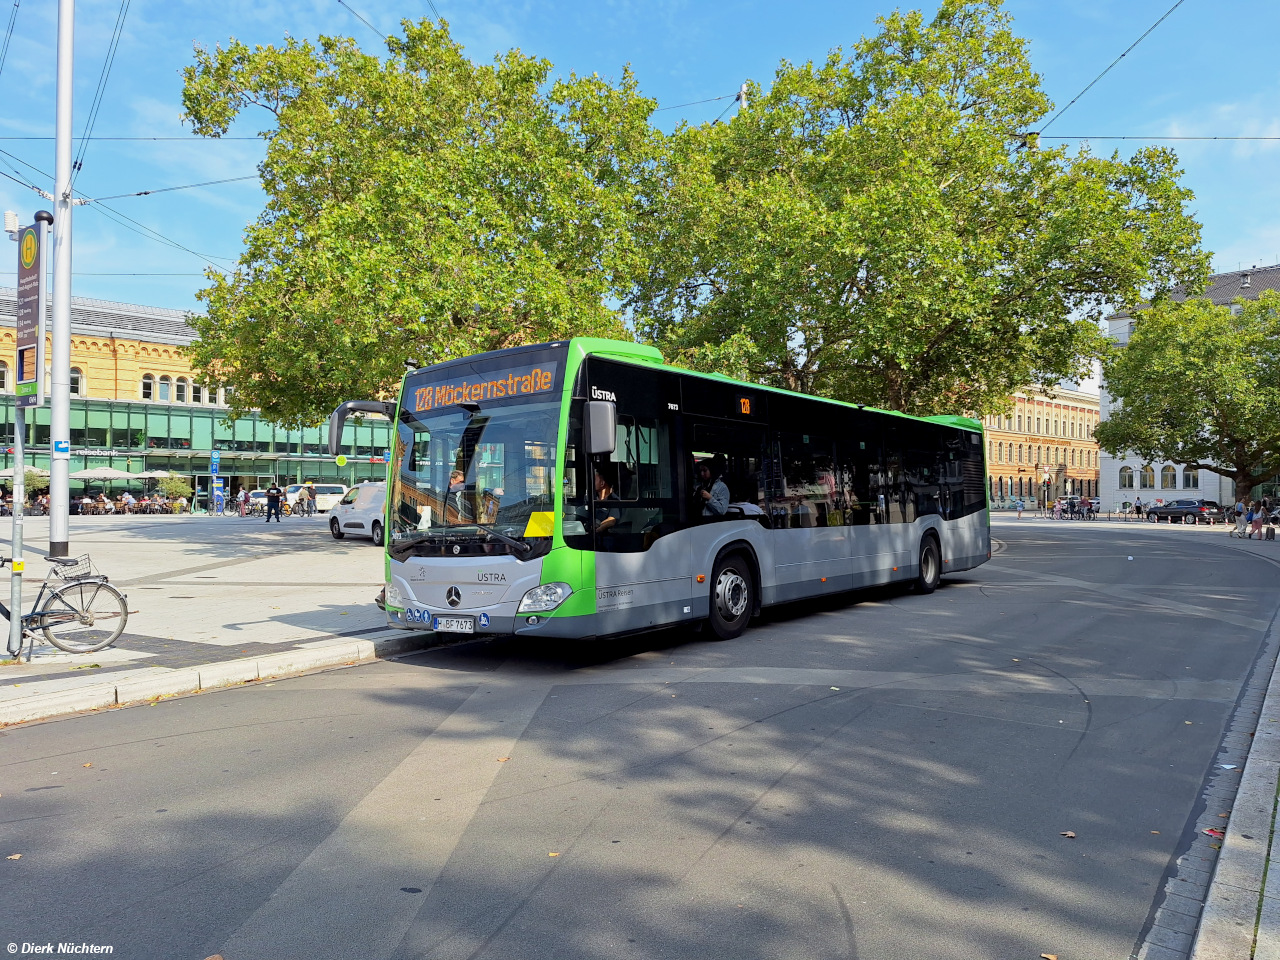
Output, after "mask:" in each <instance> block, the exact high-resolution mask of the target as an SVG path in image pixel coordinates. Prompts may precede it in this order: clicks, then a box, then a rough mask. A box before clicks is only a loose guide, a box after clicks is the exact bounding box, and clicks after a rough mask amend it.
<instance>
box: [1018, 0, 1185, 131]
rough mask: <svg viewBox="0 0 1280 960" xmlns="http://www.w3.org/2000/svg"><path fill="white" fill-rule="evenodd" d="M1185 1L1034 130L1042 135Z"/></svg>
mask: <svg viewBox="0 0 1280 960" xmlns="http://www.w3.org/2000/svg"><path fill="white" fill-rule="evenodd" d="M1185 2H1186V0H1177V2H1176V3H1175V4H1174V5H1173V6H1172V7H1170V8H1169V9H1168V10H1166V11H1165V12H1164V16H1163V17H1161V18H1160V19H1159V20H1157V21H1156V22H1155V23H1153V24H1152V25H1151V26H1149V27H1148V28H1147V30H1146V33H1144V34H1143V35H1142V36H1140V37H1139V38H1138V39H1137V40H1135V41H1133V43H1131V44H1129V46H1128V47H1126V48H1125V51H1124V53H1122V54H1120V56H1118V57H1116V58H1115V59H1114V60H1112V61H1111V63H1109V64H1108V65H1107V69H1105V70H1103V71H1102V72H1101V73H1100V74H1098V75H1097V76H1096V77H1094V78H1093V79H1092V80H1090V81H1089V83H1088V86H1086V87H1085V88H1084V89H1083V90H1081V91H1080V92H1079V93H1077V94H1076V95H1075V96H1074V97H1072V98H1071V102H1070V103H1068V104H1067V105H1066V106H1065V107H1063V108H1062V109H1061V110H1059V111H1058V112H1057V113H1055V114H1054V115H1053V116H1052V117H1050V118H1049V119H1048V121H1047V122H1046V123H1045V124H1044V126H1042V127H1041V128H1040V129H1039V130H1038V131H1036V132H1037V133H1039V134H1041V135H1043V134H1044V132H1045V131H1046V130H1048V129H1049V127H1050V125H1051V124H1052V123H1053V122H1054V121H1055V120H1057V119H1058V118H1059V117H1060V116H1062V115H1063V114H1064V113H1066V112H1067V111H1068V110H1070V109H1071V108H1072V107H1073V106H1075V103H1076V101H1077V100H1079V99H1080V98H1081V97H1083V96H1084V95H1085V94H1086V93H1088V92H1089V91H1090V90H1091V89H1092V88H1093V85H1094V84H1095V83H1097V82H1098V81H1099V80H1101V79H1102V78H1103V77H1105V76H1106V75H1107V74H1108V73H1110V72H1111V68H1112V67H1114V66H1115V65H1116V64H1117V63H1119V62H1120V61H1121V60H1123V59H1124V58H1125V57H1127V56H1128V55H1129V54H1130V52H1131V51H1132V50H1133V48H1134V47H1136V46H1137V45H1138V44H1140V43H1141V42H1142V41H1143V40H1145V39H1147V36H1148V35H1149V34H1150V33H1151V31H1152V30H1154V29H1155V28H1156V27H1158V26H1160V24H1162V23H1164V22H1165V20H1166V19H1168V17H1169V15H1170V14H1171V13H1173V11H1175V10H1177V9H1178V8H1179V7H1180V6H1182V4H1183V3H1185Z"/></svg>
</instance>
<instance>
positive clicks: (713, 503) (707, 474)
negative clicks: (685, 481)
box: [695, 454, 729, 519]
mask: <svg viewBox="0 0 1280 960" xmlns="http://www.w3.org/2000/svg"><path fill="white" fill-rule="evenodd" d="M724 467H725V463H724V458H723V457H721V456H720V455H719V454H716V456H714V457H712V458H711V459H710V460H703V461H701V462H700V463H699V464H698V481H699V482H698V488H697V492H696V494H695V499H697V500H698V501H699V502H700V503H701V506H702V516H703V518H705V519H715V518H717V517H723V516H724V515H725V513H726V512H728V510H729V485H728V484H727V483H725V482H724Z"/></svg>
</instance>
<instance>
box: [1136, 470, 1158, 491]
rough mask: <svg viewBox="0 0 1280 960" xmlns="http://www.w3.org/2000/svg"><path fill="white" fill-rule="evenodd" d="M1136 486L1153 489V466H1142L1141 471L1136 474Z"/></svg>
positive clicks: (1154, 478)
mask: <svg viewBox="0 0 1280 960" xmlns="http://www.w3.org/2000/svg"><path fill="white" fill-rule="evenodd" d="M1138 486H1139V487H1141V488H1142V489H1143V490H1154V489H1155V487H1156V471H1155V469H1154V468H1153V467H1150V466H1146V467H1143V468H1142V473H1140V474H1139V475H1138Z"/></svg>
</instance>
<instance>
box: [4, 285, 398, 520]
mask: <svg viewBox="0 0 1280 960" xmlns="http://www.w3.org/2000/svg"><path fill="white" fill-rule="evenodd" d="M16 296H17V295H16V291H15V290H14V289H13V288H11V287H10V288H0V468H4V467H9V466H12V464H13V455H12V444H13V442H14V396H13V387H14V362H15V339H14V338H15V319H14V318H15V315H16V308H17V299H16ZM194 339H195V331H194V330H192V329H191V328H190V327H189V326H188V325H187V323H186V315H185V314H183V313H182V312H181V311H177V310H165V309H161V308H157V307H146V306H139V305H136V304H124V303H110V302H107V301H101V300H86V299H82V298H73V299H72V302H71V411H70V417H71V472H72V473H75V472H77V471H80V470H84V469H90V468H97V467H107V466H109V467H115V468H116V469H119V470H125V471H127V472H129V473H141V472H143V471H154V470H167V471H171V472H173V473H176V474H179V475H180V476H184V477H186V478H188V480H189V482H190V483H191V484H192V486H193V487H194V488H195V489H196V491H197V500H198V501H201V502H207V497H208V494H209V490H210V485H211V479H212V473H211V471H210V455H211V454H212V453H213V451H215V450H216V451H218V452H219V457H220V461H221V463H220V467H219V476H221V477H222V478H223V483H224V485H225V489H227V490H228V491H232V490H235V489H237V488H238V487H240V486H246V487H249V488H250V489H253V488H258V487H263V486H267V485H269V484H270V483H271V482H272V481H278V482H281V483H296V482H300V481H303V480H317V481H328V482H340V483H345V484H347V485H351V484H354V483H358V482H360V481H362V480H372V479H377V480H381V479H384V478H385V476H386V455H387V451H388V449H389V447H390V439H391V425H390V424H389V423H388V422H387V421H385V420H382V419H372V418H371V419H368V420H364V421H355V420H353V421H349V422H348V425H347V427H346V429H345V430H344V431H343V437H342V444H343V446H342V453H343V454H344V455H345V456H346V457H347V458H348V459H347V463H346V464H345V465H344V466H341V467H339V466H338V465H337V463H336V462H335V460H334V458H333V457H331V456H329V454H328V424H327V423H326V424H321V425H319V426H316V427H309V428H307V429H305V430H284V429H282V428H280V427H277V426H275V425H274V424H271V423H268V422H266V421H264V420H260V419H259V418H258V417H257V416H256V415H250V416H246V417H242V418H241V419H239V420H237V421H236V422H235V423H225V422H224V420H225V418H226V416H227V413H228V409H227V395H226V392H225V390H213V389H210V388H208V387H206V386H205V385H204V384H202V383H199V382H198V381H197V380H196V378H195V377H194V376H193V375H192V372H191V367H190V364H189V363H188V362H187V360H186V358H185V355H184V352H183V348H184V347H185V346H187V345H188V344H190V343H191V342H192V341H193V340H194ZM47 355H48V349H46V356H47ZM26 419H27V437H26V440H27V448H26V453H27V458H26V459H27V463H28V464H30V465H32V466H36V467H41V468H43V469H46V470H47V469H48V468H49V405H48V402H47V401H46V403H45V405H44V406H42V407H38V408H36V409H34V410H28V411H27V418H26ZM81 488H82V485H79V484H77V483H76V481H74V480H73V481H72V492H73V493H76V492H79V490H80V489H81ZM116 488H117V489H118V488H119V485H117V486H116ZM140 488H141V481H139V483H138V484H137V489H140Z"/></svg>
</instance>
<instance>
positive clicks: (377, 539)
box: [317, 480, 387, 547]
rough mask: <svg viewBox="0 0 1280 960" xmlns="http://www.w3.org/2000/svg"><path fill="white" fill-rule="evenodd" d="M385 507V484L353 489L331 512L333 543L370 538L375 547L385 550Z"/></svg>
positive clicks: (374, 482)
mask: <svg viewBox="0 0 1280 960" xmlns="http://www.w3.org/2000/svg"><path fill="white" fill-rule="evenodd" d="M317 486H318V484H317ZM386 504H387V482H386V481H385V480H375V481H373V482H371V483H362V484H360V485H359V486H355V487H352V488H351V489H350V490H348V491H347V493H346V495H345V496H344V497H343V498H342V499H341V500H340V501H339V502H338V504H337V506H335V507H334V508H333V509H332V510H330V511H329V532H330V533H331V534H333V539H335V540H341V539H342V538H343V537H345V536H347V535H351V536H354V537H370V538H371V539H372V540H373V543H374V545H375V546H379V547H380V546H382V545H383V543H384V540H383V526H382V524H383V522H384V521H383V514H384V513H385V512H386Z"/></svg>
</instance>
